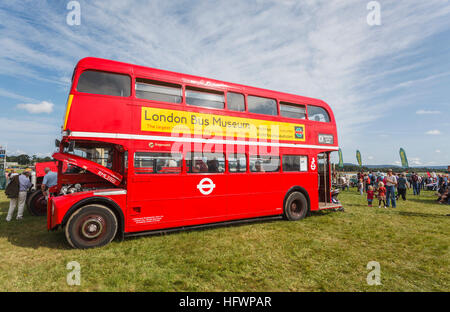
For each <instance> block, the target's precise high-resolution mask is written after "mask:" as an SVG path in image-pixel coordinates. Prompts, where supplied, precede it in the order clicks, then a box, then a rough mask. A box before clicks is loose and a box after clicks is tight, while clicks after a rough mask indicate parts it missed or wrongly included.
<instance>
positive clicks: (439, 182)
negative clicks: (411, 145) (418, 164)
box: [339, 169, 450, 208]
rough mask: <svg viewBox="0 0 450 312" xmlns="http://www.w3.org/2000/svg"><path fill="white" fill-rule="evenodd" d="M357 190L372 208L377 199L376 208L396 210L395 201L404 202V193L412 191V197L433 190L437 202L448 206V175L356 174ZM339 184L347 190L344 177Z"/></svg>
mask: <svg viewBox="0 0 450 312" xmlns="http://www.w3.org/2000/svg"><path fill="white" fill-rule="evenodd" d="M357 180H358V182H357V185H356V186H357V190H358V192H359V193H360V194H361V195H364V193H365V194H366V196H367V203H368V206H369V207H372V205H373V201H374V198H377V199H378V207H379V208H381V207H384V208H388V207H390V206H391V207H392V208H396V206H397V201H398V200H399V199H400V198H401V199H402V200H406V192H407V190H408V189H412V191H413V196H420V192H421V191H422V190H434V191H436V192H437V195H438V198H437V201H438V202H439V203H441V204H450V195H449V179H448V174H436V173H434V172H433V173H431V174H430V173H427V175H420V174H418V173H416V172H412V173H411V174H408V175H407V174H406V173H394V172H393V171H392V169H389V170H388V172H387V174H384V173H382V172H372V171H369V172H368V173H364V171H361V172H359V173H358V174H357ZM339 184H340V185H341V187H342V188H343V189H344V190H345V189H349V185H350V181H349V179H347V178H346V177H345V176H342V177H340V182H339Z"/></svg>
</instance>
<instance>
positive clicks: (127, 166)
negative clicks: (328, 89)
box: [47, 57, 341, 248]
mask: <svg viewBox="0 0 450 312" xmlns="http://www.w3.org/2000/svg"><path fill="white" fill-rule="evenodd" d="M57 147H58V151H57V152H56V153H55V154H54V155H53V157H54V158H55V159H56V160H58V163H59V164H58V184H57V185H56V186H54V187H53V188H51V189H50V190H49V191H50V193H51V195H50V196H49V199H48V202H47V227H48V229H49V230H56V229H58V228H61V229H62V230H63V231H64V233H65V236H66V239H67V241H68V243H69V244H70V245H71V246H72V247H74V248H91V247H98V246H102V245H106V244H108V243H110V242H111V241H112V240H113V239H115V238H116V239H118V240H121V239H123V238H124V237H127V236H137V235H144V234H151V233H159V232H167V231H173V230H180V229H187V228H196V227H204V226H211V225H220V224H229V223H234V222H243V221H244V222H248V221H253V220H261V219H265V218H281V217H284V218H285V219H287V220H300V219H302V218H304V217H305V216H307V214H308V213H309V212H310V211H317V210H321V209H329V208H339V207H341V205H340V204H333V201H332V199H331V173H330V170H331V167H330V153H331V152H332V151H336V150H338V138H337V130H336V122H335V118H334V115H333V112H332V110H331V108H330V107H329V106H328V105H327V104H326V103H325V102H323V101H321V100H318V99H313V98H308V97H303V96H298V95H292V94H287V93H282V92H276V91H270V90H265V89H260V88H255V87H250V86H245V85H240V84H235V83H228V82H224V81H218V80H214V79H209V78H204V77H198V76H193V75H186V74H181V73H176V72H170V71H165V70H160V69H154V68H148V67H143V66H137V65H132V64H126V63H121V62H117V61H111V60H105V59H99V58H91V57H88V58H84V59H82V60H80V61H79V62H78V64H77V65H76V67H75V69H74V72H73V77H72V85H71V88H70V93H69V96H68V101H67V108H66V113H65V115H64V121H63V126H62V138H61V140H57Z"/></svg>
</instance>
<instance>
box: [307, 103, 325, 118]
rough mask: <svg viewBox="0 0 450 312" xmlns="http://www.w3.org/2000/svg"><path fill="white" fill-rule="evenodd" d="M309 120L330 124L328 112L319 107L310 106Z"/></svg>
mask: <svg viewBox="0 0 450 312" xmlns="http://www.w3.org/2000/svg"><path fill="white" fill-rule="evenodd" d="M308 119H309V120H314V121H322V122H330V115H328V112H327V111H326V110H325V109H324V108H322V107H319V106H313V105H308Z"/></svg>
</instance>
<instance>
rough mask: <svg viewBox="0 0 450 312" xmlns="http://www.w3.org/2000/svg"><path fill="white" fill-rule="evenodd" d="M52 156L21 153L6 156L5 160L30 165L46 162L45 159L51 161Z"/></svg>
mask: <svg viewBox="0 0 450 312" xmlns="http://www.w3.org/2000/svg"><path fill="white" fill-rule="evenodd" d="M52 160H53V158H51V157H49V156H47V157H38V156H36V155H33V156H29V155H27V154H21V155H17V156H6V161H7V162H16V163H18V164H19V165H24V166H26V165H32V164H34V163H37V162H46V161H52Z"/></svg>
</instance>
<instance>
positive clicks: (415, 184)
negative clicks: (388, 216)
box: [411, 172, 419, 195]
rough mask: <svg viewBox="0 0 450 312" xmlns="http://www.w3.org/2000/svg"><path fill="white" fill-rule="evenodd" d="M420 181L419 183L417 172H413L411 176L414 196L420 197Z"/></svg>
mask: <svg viewBox="0 0 450 312" xmlns="http://www.w3.org/2000/svg"><path fill="white" fill-rule="evenodd" d="M418 181H419V177H418V176H417V174H416V173H415V172H413V173H412V175H411V184H412V189H413V195H419V194H418V191H417V184H418Z"/></svg>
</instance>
